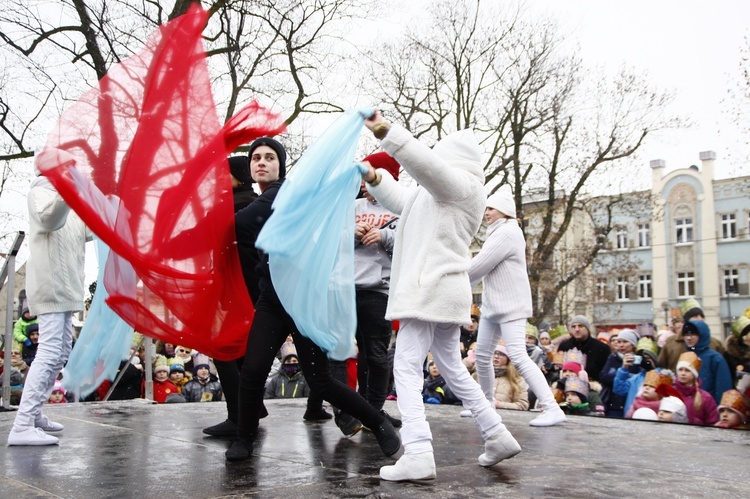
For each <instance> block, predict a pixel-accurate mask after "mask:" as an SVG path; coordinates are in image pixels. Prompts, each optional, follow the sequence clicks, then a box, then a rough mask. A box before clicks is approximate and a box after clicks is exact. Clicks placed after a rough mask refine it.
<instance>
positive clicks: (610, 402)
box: [599, 353, 626, 418]
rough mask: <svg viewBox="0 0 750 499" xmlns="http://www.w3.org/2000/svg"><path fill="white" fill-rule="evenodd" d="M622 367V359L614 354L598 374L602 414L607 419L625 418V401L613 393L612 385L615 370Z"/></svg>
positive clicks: (622, 397) (621, 396)
mask: <svg viewBox="0 0 750 499" xmlns="http://www.w3.org/2000/svg"><path fill="white" fill-rule="evenodd" d="M621 367H622V357H620V356H619V355H617V354H616V353H613V354H610V356H609V357H608V358H607V363H606V364H604V367H603V368H602V372H601V373H600V374H599V382H600V383H601V384H602V402H603V403H604V414H605V415H606V416H607V417H608V418H621V417H623V416H625V399H626V397H625V396H623V395H619V394H617V393H615V391H614V388H613V385H614V383H615V375H616V374H617V370H618V369H619V368H621Z"/></svg>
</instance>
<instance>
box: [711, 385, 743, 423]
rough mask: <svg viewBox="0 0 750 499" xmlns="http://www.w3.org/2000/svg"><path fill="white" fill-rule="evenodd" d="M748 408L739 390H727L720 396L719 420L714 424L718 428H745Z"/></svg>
mask: <svg viewBox="0 0 750 499" xmlns="http://www.w3.org/2000/svg"><path fill="white" fill-rule="evenodd" d="M748 416H750V409H749V408H748V405H747V403H746V402H745V400H744V398H743V397H742V393H740V392H739V390H727V391H726V392H724V395H722V397H721V404H719V422H718V423H716V426H718V427H720V428H745V429H747V421H748Z"/></svg>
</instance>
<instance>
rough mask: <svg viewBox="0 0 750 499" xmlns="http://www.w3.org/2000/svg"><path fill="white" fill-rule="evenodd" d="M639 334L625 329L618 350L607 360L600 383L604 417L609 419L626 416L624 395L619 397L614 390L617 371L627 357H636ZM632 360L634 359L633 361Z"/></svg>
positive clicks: (621, 332)
mask: <svg viewBox="0 0 750 499" xmlns="http://www.w3.org/2000/svg"><path fill="white" fill-rule="evenodd" d="M638 339H639V338H638V333H636V332H635V330H634V329H623V330H622V331H620V333H619V335H618V336H617V341H616V344H617V349H616V350H615V351H614V353H612V354H611V355H610V356H609V357H608V358H607V363H606V364H604V368H602V372H601V373H600V374H599V381H600V382H601V384H602V401H603V402H604V415H605V416H607V417H608V418H622V417H624V416H625V409H624V408H625V400H626V397H625V396H624V395H618V394H617V393H615V392H614V390H613V385H614V383H615V376H616V375H617V370H618V369H620V368H621V367H622V363H623V359H624V358H625V356H626V355H631V356H632V355H634V354H635V348H636V346H637V345H638ZM631 360H632V359H631Z"/></svg>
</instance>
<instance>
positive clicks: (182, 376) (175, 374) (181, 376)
mask: <svg viewBox="0 0 750 499" xmlns="http://www.w3.org/2000/svg"><path fill="white" fill-rule="evenodd" d="M169 381H171V382H172V383H173V384H174V386H175V387H177V393H182V387H184V386H185V385H186V384H187V382H188V381H190V377H188V376H187V374H186V373H185V368H184V367H183V366H182V363H181V362H174V363H173V364H172V365H170V366H169Z"/></svg>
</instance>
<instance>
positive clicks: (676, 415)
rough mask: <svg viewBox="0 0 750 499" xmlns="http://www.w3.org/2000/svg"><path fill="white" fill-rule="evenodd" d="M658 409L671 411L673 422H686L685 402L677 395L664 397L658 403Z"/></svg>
mask: <svg viewBox="0 0 750 499" xmlns="http://www.w3.org/2000/svg"><path fill="white" fill-rule="evenodd" d="M659 410H660V411H666V412H671V413H672V422H673V423H687V422H688V416H687V407H685V403H684V402H683V401H682V400H680V399H679V398H677V397H664V398H663V399H661V402H660V403H659Z"/></svg>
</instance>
